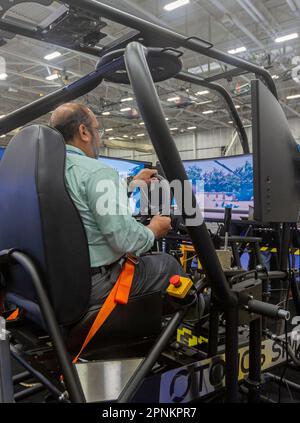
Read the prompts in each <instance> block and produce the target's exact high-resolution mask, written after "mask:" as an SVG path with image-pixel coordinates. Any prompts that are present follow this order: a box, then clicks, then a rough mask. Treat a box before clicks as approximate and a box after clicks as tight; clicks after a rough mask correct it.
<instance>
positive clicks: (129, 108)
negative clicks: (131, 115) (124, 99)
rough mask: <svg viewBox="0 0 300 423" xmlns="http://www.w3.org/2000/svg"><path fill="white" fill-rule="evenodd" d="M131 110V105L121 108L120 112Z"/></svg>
mask: <svg viewBox="0 0 300 423" xmlns="http://www.w3.org/2000/svg"><path fill="white" fill-rule="evenodd" d="M130 110H131V107H124V109H121V110H120V112H129V111H130Z"/></svg>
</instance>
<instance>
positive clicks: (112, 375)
mask: <svg viewBox="0 0 300 423" xmlns="http://www.w3.org/2000/svg"><path fill="white" fill-rule="evenodd" d="M142 361H143V359H142V358H133V359H124V360H111V361H89V362H87V363H77V364H76V370H77V373H78V375H79V379H80V382H81V385H82V389H83V392H84V395H85V398H86V401H87V402H102V401H116V400H117V399H118V397H119V395H120V393H121V392H122V390H123V388H124V387H125V385H126V384H127V383H128V381H129V379H130V378H131V377H132V375H133V374H134V372H135V371H136V370H137V368H138V366H139V365H140V363H141V362H142Z"/></svg>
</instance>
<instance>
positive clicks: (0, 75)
mask: <svg viewBox="0 0 300 423" xmlns="http://www.w3.org/2000/svg"><path fill="white" fill-rule="evenodd" d="M7 77H8V75H7V73H5V72H3V73H0V80H1V81H5V79H7Z"/></svg>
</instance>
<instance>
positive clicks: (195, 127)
mask: <svg viewBox="0 0 300 423" xmlns="http://www.w3.org/2000/svg"><path fill="white" fill-rule="evenodd" d="M192 129H197V126H189V127H188V130H192Z"/></svg>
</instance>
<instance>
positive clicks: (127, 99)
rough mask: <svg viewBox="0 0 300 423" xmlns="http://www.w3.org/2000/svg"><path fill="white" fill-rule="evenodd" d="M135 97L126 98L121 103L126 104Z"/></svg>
mask: <svg viewBox="0 0 300 423" xmlns="http://www.w3.org/2000/svg"><path fill="white" fill-rule="evenodd" d="M132 100H133V97H126V98H122V100H121V102H122V103H125V102H126V101H132Z"/></svg>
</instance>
